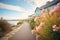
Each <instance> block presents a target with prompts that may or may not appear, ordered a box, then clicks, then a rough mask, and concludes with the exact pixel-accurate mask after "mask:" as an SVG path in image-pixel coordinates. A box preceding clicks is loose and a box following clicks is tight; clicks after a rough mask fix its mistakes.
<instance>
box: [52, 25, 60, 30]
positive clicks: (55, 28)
mask: <svg viewBox="0 0 60 40" xmlns="http://www.w3.org/2000/svg"><path fill="white" fill-rule="evenodd" d="M52 28H53V31H58V30H59V29H60V27H57V26H56V25H54V26H52Z"/></svg>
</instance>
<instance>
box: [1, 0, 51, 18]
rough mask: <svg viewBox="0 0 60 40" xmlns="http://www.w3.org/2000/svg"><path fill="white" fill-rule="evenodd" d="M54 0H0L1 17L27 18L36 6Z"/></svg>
mask: <svg viewBox="0 0 60 40" xmlns="http://www.w3.org/2000/svg"><path fill="white" fill-rule="evenodd" d="M47 1H52V0H0V17H3V18H4V19H27V18H29V17H28V16H29V15H32V14H34V12H35V9H36V7H41V6H42V5H45V4H46V2H47Z"/></svg>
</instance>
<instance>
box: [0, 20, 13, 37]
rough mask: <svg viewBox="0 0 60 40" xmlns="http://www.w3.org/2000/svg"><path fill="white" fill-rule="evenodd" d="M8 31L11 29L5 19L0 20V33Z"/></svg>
mask: <svg viewBox="0 0 60 40" xmlns="http://www.w3.org/2000/svg"><path fill="white" fill-rule="evenodd" d="M10 31H12V28H11V25H10V24H9V23H8V22H7V21H5V20H0V34H2V36H3V35H5V34H6V33H8V32H10Z"/></svg>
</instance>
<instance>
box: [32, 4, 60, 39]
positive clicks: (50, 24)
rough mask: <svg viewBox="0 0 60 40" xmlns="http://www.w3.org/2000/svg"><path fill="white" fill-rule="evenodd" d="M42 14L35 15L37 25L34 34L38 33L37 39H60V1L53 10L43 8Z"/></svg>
mask: <svg viewBox="0 0 60 40" xmlns="http://www.w3.org/2000/svg"><path fill="white" fill-rule="evenodd" d="M41 13H42V15H41V16H39V17H37V18H36V17H35V19H34V20H35V23H37V22H39V25H35V28H34V29H33V30H32V34H35V35H36V40H60V3H58V4H57V6H56V7H55V8H54V9H53V10H50V11H49V10H46V9H43V10H42V11H41Z"/></svg>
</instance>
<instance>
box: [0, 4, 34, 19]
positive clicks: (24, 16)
mask: <svg viewBox="0 0 60 40" xmlns="http://www.w3.org/2000/svg"><path fill="white" fill-rule="evenodd" d="M0 8H3V9H8V10H15V11H18V12H20V13H21V14H22V15H21V14H20V15H18V16H17V15H15V16H14V17H13V16H8V15H7V16H2V17H4V19H27V18H28V16H29V15H31V14H33V13H32V10H25V9H24V8H22V7H20V6H13V5H8V4H3V3H0Z"/></svg>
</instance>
